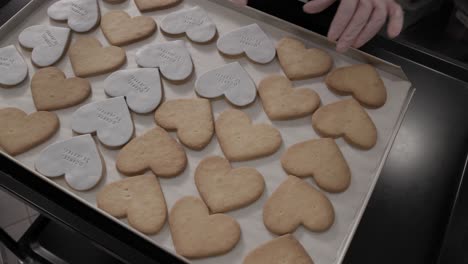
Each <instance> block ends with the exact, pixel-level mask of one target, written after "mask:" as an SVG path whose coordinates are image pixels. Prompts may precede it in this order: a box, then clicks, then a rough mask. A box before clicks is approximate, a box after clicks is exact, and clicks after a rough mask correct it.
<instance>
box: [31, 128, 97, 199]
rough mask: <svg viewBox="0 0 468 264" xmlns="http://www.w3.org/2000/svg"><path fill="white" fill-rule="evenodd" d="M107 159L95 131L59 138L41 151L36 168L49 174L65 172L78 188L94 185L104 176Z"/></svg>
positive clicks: (72, 183) (81, 189) (56, 175)
mask: <svg viewBox="0 0 468 264" xmlns="http://www.w3.org/2000/svg"><path fill="white" fill-rule="evenodd" d="M102 163H103V160H102V159H101V155H100V154H99V151H98V149H97V147H96V143H95V142H94V140H93V138H92V137H91V135H82V136H77V137H72V138H70V139H67V140H63V141H59V142H56V143H54V144H52V145H49V146H48V147H47V148H45V149H44V150H42V151H41V153H40V154H39V157H38V159H37V160H36V163H35V167H36V170H37V171H38V172H39V173H40V174H42V175H44V176H47V177H49V178H56V177H60V176H62V175H65V181H66V182H67V183H68V185H70V187H72V188H73V189H75V190H78V191H85V190H88V189H91V188H93V187H94V186H95V185H96V184H97V183H98V182H99V180H100V179H101V176H102V173H103V164H102Z"/></svg>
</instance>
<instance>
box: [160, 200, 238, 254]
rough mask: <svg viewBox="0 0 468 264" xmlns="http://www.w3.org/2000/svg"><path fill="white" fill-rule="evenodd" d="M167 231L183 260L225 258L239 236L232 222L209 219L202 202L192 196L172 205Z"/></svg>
mask: <svg viewBox="0 0 468 264" xmlns="http://www.w3.org/2000/svg"><path fill="white" fill-rule="evenodd" d="M169 227H170V230H171V235H172V241H173V243H174V247H175V250H176V252H177V254H179V255H182V256H184V257H186V258H203V257H210V256H217V255H222V254H225V253H227V252H229V251H231V250H232V249H233V248H234V247H235V246H236V244H237V242H239V239H240V234H241V230H240V226H239V223H237V221H236V220H235V219H234V218H232V217H230V216H228V215H224V214H213V215H210V214H209V211H208V207H206V205H205V204H204V203H203V201H202V200H201V199H199V198H196V197H192V196H186V197H184V198H182V199H180V200H178V201H177V202H176V203H175V204H174V206H173V207H172V209H171V212H170V214H169Z"/></svg>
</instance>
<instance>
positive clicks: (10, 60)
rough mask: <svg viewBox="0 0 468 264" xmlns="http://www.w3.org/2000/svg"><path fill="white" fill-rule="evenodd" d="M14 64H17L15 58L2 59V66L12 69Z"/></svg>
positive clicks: (0, 64)
mask: <svg viewBox="0 0 468 264" xmlns="http://www.w3.org/2000/svg"><path fill="white" fill-rule="evenodd" d="M13 63H15V59H13V58H6V57H0V66H5V67H10V66H11V65H12V64H13Z"/></svg>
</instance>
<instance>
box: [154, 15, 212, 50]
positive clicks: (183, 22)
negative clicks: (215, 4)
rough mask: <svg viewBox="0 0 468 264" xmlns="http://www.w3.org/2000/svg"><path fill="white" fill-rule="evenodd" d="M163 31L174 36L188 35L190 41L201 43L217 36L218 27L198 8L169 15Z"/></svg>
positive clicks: (162, 24) (163, 22) (162, 26)
mask: <svg viewBox="0 0 468 264" xmlns="http://www.w3.org/2000/svg"><path fill="white" fill-rule="evenodd" d="M161 30H162V31H164V32H166V33H169V34H173V35H177V34H182V33H186V34H187V37H188V38H189V39H191V40H192V41H195V42H200V43H205V42H208V41H210V40H212V39H213V38H214V37H215V36H216V25H215V24H214V23H213V21H211V19H210V17H209V16H208V14H207V13H206V12H205V10H203V9H202V8H200V7H198V6H195V7H192V8H189V9H183V10H181V11H178V12H174V13H171V14H169V15H167V16H166V17H165V18H164V19H163V21H162V22H161Z"/></svg>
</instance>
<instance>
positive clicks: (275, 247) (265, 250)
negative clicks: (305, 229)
mask: <svg viewBox="0 0 468 264" xmlns="http://www.w3.org/2000/svg"><path fill="white" fill-rule="evenodd" d="M243 264H314V262H313V261H312V259H311V258H310V256H309V255H308V254H307V251H306V250H305V249H304V247H303V246H302V245H301V243H299V241H297V239H296V238H295V237H294V236H293V235H291V234H287V235H284V236H280V237H277V238H274V239H272V240H270V241H268V242H266V243H264V244H262V245H260V246H258V247H257V248H255V249H254V250H252V251H251V252H250V253H249V254H248V255H247V256H246V257H245V259H244V262H243Z"/></svg>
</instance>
